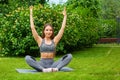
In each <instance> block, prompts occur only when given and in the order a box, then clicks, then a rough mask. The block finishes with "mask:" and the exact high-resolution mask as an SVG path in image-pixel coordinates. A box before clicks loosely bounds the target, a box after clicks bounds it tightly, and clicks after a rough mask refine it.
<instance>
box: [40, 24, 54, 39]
mask: <svg viewBox="0 0 120 80" xmlns="http://www.w3.org/2000/svg"><path fill="white" fill-rule="evenodd" d="M47 26H50V27H51V28H52V32H53V33H52V35H51V37H50V38H51V39H53V38H54V28H53V26H52V25H51V24H49V23H47V24H45V25H44V28H43V30H42V38H45V33H44V30H45V28H46V27H47Z"/></svg>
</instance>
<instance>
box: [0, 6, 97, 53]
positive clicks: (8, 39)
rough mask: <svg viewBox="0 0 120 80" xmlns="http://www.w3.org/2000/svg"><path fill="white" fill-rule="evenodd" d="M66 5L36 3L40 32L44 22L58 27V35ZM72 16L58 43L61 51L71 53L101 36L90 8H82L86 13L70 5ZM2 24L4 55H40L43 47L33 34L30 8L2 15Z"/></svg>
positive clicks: (35, 18) (37, 22)
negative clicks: (77, 10) (40, 48)
mask: <svg viewBox="0 0 120 80" xmlns="http://www.w3.org/2000/svg"><path fill="white" fill-rule="evenodd" d="M62 9H63V6H60V5H58V6H55V7H54V6H53V7H52V8H51V7H49V6H47V5H44V7H42V6H41V5H35V6H34V12H33V16H34V23H35V27H36V30H37V32H38V33H39V35H41V33H42V29H43V25H44V24H45V23H51V24H52V25H53V26H54V28H55V35H56V34H57V33H58V31H59V29H60V27H61V24H62V20H63V15H62V14H61V11H62ZM67 10H68V12H67V13H68V18H67V25H66V29H65V33H64V36H63V38H62V39H61V41H60V43H59V44H58V46H57V52H58V53H59V52H62V53H67V52H70V51H73V50H76V49H80V48H81V46H82V47H90V46H92V44H94V43H96V41H97V39H98V37H99V36H98V30H99V27H98V25H99V24H98V21H97V19H95V18H94V17H90V16H87V14H88V13H89V10H85V9H81V11H82V12H87V13H86V14H84V13H80V14H78V12H74V13H73V12H71V8H69V7H68V8H67ZM0 20H1V23H0V24H1V27H0V31H1V33H0V36H1V38H0V42H1V44H2V54H4V55H26V54H31V55H35V54H34V53H37V54H36V55H39V49H38V46H37V44H36V42H35V40H34V39H33V37H32V33H31V30H30V21H29V8H26V7H18V8H17V9H15V10H13V11H11V12H9V13H7V14H5V16H4V15H3V14H2V18H1V19H0Z"/></svg>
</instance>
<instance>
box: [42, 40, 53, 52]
mask: <svg viewBox="0 0 120 80" xmlns="http://www.w3.org/2000/svg"><path fill="white" fill-rule="evenodd" d="M40 52H55V43H54V41H53V40H52V43H51V44H45V39H42V43H41V45H40Z"/></svg>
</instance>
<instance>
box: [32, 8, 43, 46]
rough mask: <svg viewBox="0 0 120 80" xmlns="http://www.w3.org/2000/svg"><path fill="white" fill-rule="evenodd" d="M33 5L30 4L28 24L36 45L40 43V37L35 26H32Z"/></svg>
mask: <svg viewBox="0 0 120 80" xmlns="http://www.w3.org/2000/svg"><path fill="white" fill-rule="evenodd" d="M32 11H33V6H30V26H31V30H32V34H33V37H34V39H35V40H36V42H37V43H38V46H39V45H40V44H41V41H42V38H41V37H40V36H39V35H38V33H37V31H36V29H35V26H34V22H33V15H32V14H33V13H32Z"/></svg>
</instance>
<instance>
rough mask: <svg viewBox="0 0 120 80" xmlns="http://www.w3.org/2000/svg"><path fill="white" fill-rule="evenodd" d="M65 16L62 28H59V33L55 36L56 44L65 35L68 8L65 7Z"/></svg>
mask: <svg viewBox="0 0 120 80" xmlns="http://www.w3.org/2000/svg"><path fill="white" fill-rule="evenodd" d="M63 16H64V18H63V22H62V26H61V29H60V30H59V32H58V34H57V35H56V36H55V38H54V42H55V44H56V45H57V43H58V42H59V41H60V39H61V37H62V36H63V33H64V29H65V25H66V19H67V14H66V8H64V10H63Z"/></svg>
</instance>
